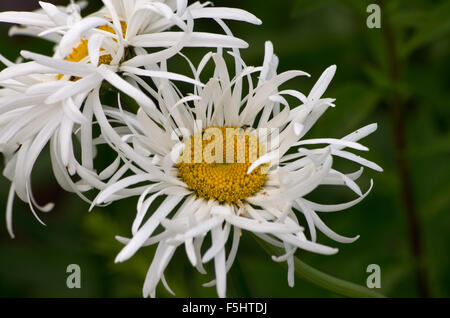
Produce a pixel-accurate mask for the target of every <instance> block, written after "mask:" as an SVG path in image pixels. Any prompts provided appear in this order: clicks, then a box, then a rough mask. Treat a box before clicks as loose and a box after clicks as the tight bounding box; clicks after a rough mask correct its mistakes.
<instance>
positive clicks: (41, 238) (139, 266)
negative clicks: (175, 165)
mask: <svg viewBox="0 0 450 318" xmlns="http://www.w3.org/2000/svg"><path fill="white" fill-rule="evenodd" d="M98 2H99V1H98ZM60 3H63V2H60ZM90 3H91V4H90V8H89V9H88V11H92V10H93V9H95V8H96V7H98V5H97V1H90ZM369 3H371V2H370V1H361V0H344V1H332V0H321V1H313V0H289V1H287V0H278V1H275V0H267V1H261V0H246V1H237V0H233V1H215V4H216V6H230V7H239V8H243V9H246V10H249V11H251V12H252V13H254V14H255V15H257V16H258V17H259V18H261V19H262V20H263V21H264V24H263V25H262V26H259V27H258V26H252V25H247V24H244V23H237V22H230V23H229V25H230V26H231V27H232V30H233V31H234V32H235V34H236V35H237V36H239V37H241V38H243V39H245V40H247V41H248V42H249V43H250V44H251V47H250V48H249V49H248V50H245V51H243V52H242V55H243V56H244V58H245V60H246V62H247V64H248V65H260V64H261V63H262V59H263V50H264V42H265V41H266V40H271V41H272V42H273V43H274V46H275V50H276V53H277V54H278V56H279V57H280V68H279V70H280V71H285V70H290V69H301V70H304V71H306V72H309V73H310V74H311V75H312V79H306V78H299V79H296V80H292V81H291V82H290V83H289V85H288V86H289V87H291V88H293V89H299V90H301V91H304V92H305V93H307V92H308V91H309V89H311V87H312V85H313V83H314V81H315V80H316V79H317V78H318V76H319V75H320V73H321V72H322V71H323V70H324V69H325V68H326V67H327V66H329V65H331V64H336V65H337V66H338V69H337V74H336V76H335V78H334V80H333V82H332V84H331V86H330V88H329V90H328V91H327V93H326V97H336V98H337V101H336V105H337V107H336V108H335V109H330V110H329V111H328V112H327V113H326V114H325V115H324V116H323V117H322V118H321V119H320V120H319V121H318V123H317V125H316V126H315V127H314V129H313V130H312V131H311V133H310V134H309V135H308V137H317V136H322V137H343V136H344V135H346V134H347V133H350V132H352V131H354V130H356V129H357V128H359V127H361V126H364V125H367V124H370V123H372V122H378V124H379V129H378V131H377V132H376V133H375V134H373V135H372V136H370V137H368V138H366V139H365V140H363V141H362V142H363V144H365V145H367V146H369V147H370V148H371V152H370V153H368V154H367V157H368V158H369V159H371V160H374V161H375V162H377V163H378V164H380V165H381V166H382V167H383V168H384V169H385V171H384V172H383V173H377V172H374V171H369V170H368V169H367V170H366V171H365V173H364V177H363V178H361V180H360V185H361V188H362V189H363V191H364V190H365V189H367V188H368V185H369V180H370V178H373V179H374V181H375V187H374V189H373V191H372V193H371V194H370V195H369V197H368V198H367V199H365V200H364V201H363V202H362V203H361V204H359V205H358V206H356V207H353V208H351V209H349V210H347V211H342V212H338V213H334V214H327V215H324V216H323V219H324V221H325V222H326V223H327V224H328V225H329V226H330V227H331V228H332V229H334V230H335V231H336V232H338V233H341V234H343V235H347V236H354V235H356V234H360V235H361V238H360V239H359V240H358V241H356V242H355V243H353V244H350V245H345V244H339V243H334V242H332V241H331V240H329V239H327V238H326V237H324V236H323V235H319V241H320V242H322V243H324V244H330V245H332V246H337V247H339V249H340V252H339V253H338V254H337V255H334V256H321V255H314V254H311V253H308V252H299V253H298V254H297V256H298V257H299V258H301V259H302V260H303V261H305V262H306V263H308V264H310V265H313V266H314V267H316V268H318V269H320V270H322V271H324V272H327V273H329V274H331V275H334V276H337V277H339V278H342V279H345V280H349V281H352V282H355V283H358V284H363V285H364V284H365V281H366V277H367V275H368V274H367V273H366V268H367V266H368V265H369V264H379V265H380V266H381V271H382V272H381V273H382V288H381V290H380V292H382V293H384V294H385V295H387V296H390V297H418V296H419V295H425V294H428V295H430V296H433V297H448V296H450V273H449V271H448V268H449V267H450V258H449V256H450V248H449V246H448V245H449V241H450V234H449V226H450V214H449V208H450V178H449V177H450V167H449V159H450V131H449V126H450V107H449V106H450V105H449V100H450V94H449V91H448V88H449V84H450V75H449V74H450V59H449V46H450V41H449V39H450V37H449V33H450V32H449V30H450V19H449V16H450V2H448V1H445V0H444V1H424V0H423V1H420V0H412V1H386V3H385V5H384V6H383V9H382V23H383V27H382V28H381V29H368V28H367V27H366V18H367V16H368V13H367V12H366V7H367V5H368V4H369ZM27 7H28V8H27ZM36 7H37V1H3V0H2V1H0V9H1V10H2V11H4V10H23V9H32V8H36ZM208 25H209V24H205V23H200V24H199V26H200V29H201V28H203V29H205V28H207V26H208ZM213 30H215V29H213ZM0 32H1V35H0V36H1V42H0V46H1V49H0V51H1V53H2V54H4V55H5V56H7V57H9V58H12V59H14V58H15V57H16V56H17V55H18V52H19V51H20V50H21V49H27V50H34V51H38V52H42V53H47V54H50V53H51V49H52V47H51V45H49V44H48V43H44V42H42V41H40V40H34V39H28V38H23V37H17V38H15V39H9V38H8V37H7V26H6V25H2V26H1V27H0ZM393 49H395V50H393ZM187 53H189V54H192V55H190V56H193V59H194V61H198V59H199V57H200V51H199V50H189V51H187ZM201 53H204V52H203V51H202V52H201ZM396 68H398V76H397V74H396V73H395V72H393V70H395V69H396ZM180 69H181V68H180ZM173 70H175V68H173ZM394 110H398V112H397V116H396V115H395V111H394ZM402 124H404V127H403V126H402ZM403 133H405V138H406V147H405V149H404V151H402V150H401V149H400V148H399V146H398V143H396V140H397V141H398V140H399V138H401V135H402V134H403ZM402 152H403V154H402ZM399 154H400V155H401V157H402V158H405V159H406V162H407V164H408V166H405V162H401V165H402V166H404V167H405V169H404V171H406V173H407V176H409V178H410V180H406V181H407V182H402V180H403V181H405V178H404V177H400V173H399V172H400V171H401V170H399V164H397V162H396V158H398V155H399ZM365 155H366V154H365ZM337 165H338V167H339V168H341V169H342V170H343V171H344V172H351V171H354V170H356V169H357V166H355V165H351V164H347V163H345V162H340V161H338V162H337ZM405 184H406V187H410V188H411V189H412V192H413V197H412V198H410V199H409V200H408V202H409V203H410V208H409V209H407V208H406V205H405V200H404V199H403V198H402V193H403V189H405ZM8 186H9V184H8V182H7V181H6V180H5V179H4V178H1V179H0V206H2V207H3V206H6V197H7V194H8ZM33 187H34V190H35V193H36V197H37V198H38V200H39V202H41V203H45V202H48V201H55V202H56V204H57V206H56V208H55V210H54V211H52V212H51V213H49V214H48V215H41V217H42V218H43V219H44V220H45V222H46V223H47V227H43V226H41V225H40V224H38V222H37V221H36V220H35V219H34V218H33V216H32V214H31V212H30V211H29V209H28V207H27V206H26V205H25V204H23V203H22V202H19V201H18V200H16V202H15V207H14V228H15V232H16V239H14V240H11V239H10V238H9V236H8V235H7V233H6V226H5V223H4V221H2V222H1V223H0V259H1V261H0V296H2V297H79V296H82V297H140V296H141V288H142V284H143V281H144V277H145V273H146V271H147V268H148V266H149V264H150V261H151V259H152V255H153V250H152V248H147V249H142V250H141V251H140V252H138V253H137V255H136V256H135V257H133V258H132V259H131V260H129V261H127V262H126V263H124V264H114V258H115V255H116V254H117V253H118V252H119V251H120V249H121V247H122V245H121V244H119V243H118V242H116V241H115V239H114V236H115V235H117V234H119V235H123V236H128V235H129V234H130V225H131V222H132V219H133V217H134V215H135V204H136V199H131V200H127V201H124V202H120V203H116V204H113V205H111V206H109V207H107V208H104V209H94V211H93V212H91V213H88V205H87V204H86V203H84V202H82V201H81V200H80V199H78V198H77V197H75V196H73V195H68V194H65V193H64V192H62V191H61V190H60V189H59V188H58V187H57V186H56V183H55V181H54V179H53V178H52V176H51V172H50V164H49V156H48V154H47V153H45V154H44V155H43V156H41V158H40V160H39V162H38V164H37V166H36V169H35V172H34V175H33ZM310 197H312V198H314V199H317V200H320V201H321V202H325V203H330V202H335V203H338V202H344V201H348V200H351V199H353V198H354V197H353V195H352V193H350V191H346V190H343V189H339V188H336V187H326V188H325V187H324V189H319V190H318V191H317V192H316V193H314V194H313V195H310ZM411 206H412V208H413V210H415V212H416V216H417V219H418V223H419V231H420V233H421V234H422V236H421V237H420V242H421V244H422V248H423V254H422V256H421V260H420V263H421V264H422V266H423V269H424V270H423V272H424V276H425V277H426V283H425V288H422V290H421V292H420V291H419V288H418V287H417V281H416V278H417V277H416V274H415V273H416V270H415V269H416V266H417V264H418V258H417V257H415V256H414V253H412V251H411V235H410V230H409V226H408V224H409V223H408V222H409V220H411V217H409V216H408V213H407V211H408V210H411ZM2 218H3V217H2ZM3 219H4V218H3ZM237 260H238V261H237V262H236V263H235V264H234V266H233V268H232V270H231V272H230V273H229V276H228V282H229V286H228V295H229V296H238V297H240V296H251V297H336V295H334V294H331V293H329V292H327V291H325V290H322V289H320V288H318V287H315V286H313V285H311V284H309V283H306V282H304V281H301V280H299V279H297V280H296V285H295V287H294V288H292V289H291V288H289V287H288V286H287V280H286V271H285V270H284V269H283V268H282V267H281V266H280V265H279V264H277V263H274V262H272V260H271V259H270V257H269V256H268V255H267V254H265V252H264V251H263V250H262V249H261V248H260V246H259V245H258V244H257V243H256V242H255V241H254V240H253V238H252V236H251V235H250V234H249V233H244V236H243V239H242V244H241V247H240V250H239V252H238V258H237ZM73 263H75V264H79V265H80V266H81V269H82V288H81V289H79V290H70V289H68V288H67V287H66V277H67V274H66V267H67V266H68V265H69V264H73ZM208 269H209V271H208V272H209V273H210V274H209V275H208V276H207V277H205V276H202V275H200V274H198V273H197V272H196V271H195V270H194V269H193V268H192V267H191V265H190V264H189V262H188V260H187V258H186V256H185V254H184V251H182V250H181V249H180V251H179V252H178V253H177V254H176V255H175V257H174V259H173V261H172V262H171V264H170V266H169V268H168V270H167V272H166V277H167V279H168V282H169V284H170V285H171V286H172V288H173V289H174V291H175V292H176V293H177V296H180V297H190V296H192V297H205V296H212V297H215V295H216V292H215V289H214V288H203V287H201V284H202V283H204V282H207V281H209V280H210V279H212V277H213V268H211V266H209V267H208ZM160 287H161V286H160ZM158 295H159V296H168V293H167V292H166V291H165V290H164V288H159V289H158Z"/></svg>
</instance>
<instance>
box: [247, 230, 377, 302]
mask: <svg viewBox="0 0 450 318" xmlns="http://www.w3.org/2000/svg"><path fill="white" fill-rule="evenodd" d="M255 239H256V240H257V241H258V243H259V244H260V245H261V246H262V247H263V248H264V249H265V250H266V252H267V253H268V254H270V255H274V254H277V255H280V254H283V253H284V250H282V249H280V248H278V247H275V246H273V245H270V244H268V243H266V242H265V241H263V240H261V239H259V238H257V237H255ZM294 263H295V275H296V276H297V277H298V278H300V279H303V280H305V281H307V282H310V283H312V284H314V285H316V286H319V287H321V288H324V289H326V290H328V291H331V292H333V293H336V294H338V295H341V296H346V297H353V298H383V297H385V296H384V295H382V294H380V293H377V292H375V291H373V290H370V289H368V288H366V287H363V286H361V285H357V284H354V283H351V282H348V281H345V280H342V279H339V278H336V277H333V276H331V275H328V274H326V273H324V272H321V271H319V270H317V269H315V268H313V267H311V266H309V265H308V264H305V263H304V262H302V261H301V260H299V259H298V258H297V257H294ZM280 264H281V265H283V266H287V263H286V262H283V263H280Z"/></svg>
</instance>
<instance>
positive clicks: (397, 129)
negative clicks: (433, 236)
mask: <svg viewBox="0 0 450 318" xmlns="http://www.w3.org/2000/svg"><path fill="white" fill-rule="evenodd" d="M379 4H380V7H382V8H383V9H384V2H383V1H379ZM382 21H383V36H384V40H385V43H386V49H387V55H388V61H389V77H390V80H391V83H392V87H393V91H392V94H391V96H390V98H389V100H388V103H389V106H390V108H391V112H392V124H393V131H394V134H393V139H394V146H395V147H394V149H395V155H396V166H397V172H398V178H399V181H400V187H401V189H400V190H401V195H402V201H403V206H404V210H405V212H406V218H407V221H408V232H409V242H410V249H411V254H412V256H413V259H414V270H415V277H416V281H417V288H418V290H419V295H420V297H429V287H428V279H427V273H426V271H425V265H424V259H423V249H422V230H421V227H420V222H419V219H418V217H417V208H416V202H415V196H414V189H413V186H412V184H411V176H410V170H409V164H408V158H407V153H406V151H407V142H406V140H407V139H406V121H405V117H406V114H405V104H404V102H403V101H402V98H401V96H400V94H399V92H398V89H397V87H398V84H399V82H400V72H401V69H400V60H399V55H398V51H397V43H396V38H395V34H394V32H393V29H392V26H391V24H390V21H389V18H388V16H387V13H386V10H385V11H384V15H383V19H382Z"/></svg>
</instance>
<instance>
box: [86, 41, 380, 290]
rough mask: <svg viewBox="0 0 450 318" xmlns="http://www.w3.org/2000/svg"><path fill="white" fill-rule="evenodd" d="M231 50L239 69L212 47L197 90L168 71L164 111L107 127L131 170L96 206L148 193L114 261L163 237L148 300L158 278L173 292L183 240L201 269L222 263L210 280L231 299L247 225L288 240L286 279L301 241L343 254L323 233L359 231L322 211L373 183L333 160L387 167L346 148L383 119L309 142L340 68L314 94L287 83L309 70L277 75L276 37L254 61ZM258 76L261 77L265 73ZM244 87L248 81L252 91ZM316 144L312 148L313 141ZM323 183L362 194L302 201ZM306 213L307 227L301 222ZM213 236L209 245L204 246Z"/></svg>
mask: <svg viewBox="0 0 450 318" xmlns="http://www.w3.org/2000/svg"><path fill="white" fill-rule="evenodd" d="M231 54H232V55H233V57H234V60H235V68H236V74H235V76H234V78H232V76H231V75H230V74H229V73H228V69H227V66H226V62H225V60H224V58H223V57H222V55H221V54H220V53H217V54H208V55H206V56H205V58H204V59H203V60H202V62H201V63H200V65H199V67H198V69H197V70H196V74H195V76H194V77H195V78H196V79H200V77H201V73H202V70H203V69H204V67H205V65H206V64H207V63H208V61H209V60H210V59H213V60H214V63H215V72H214V74H215V76H214V77H212V78H210V80H209V81H208V82H207V84H206V86H205V87H201V86H196V87H195V90H194V92H193V94H191V95H188V96H186V97H182V96H180V95H179V93H178V91H177V90H175V89H174V87H173V86H172V85H168V83H167V82H166V83H165V80H160V81H159V80H158V81H159V82H158V85H157V86H158V87H160V91H159V92H157V94H156V95H157V96H158V97H159V99H158V106H159V107H158V109H157V111H156V110H153V111H152V112H151V113H146V111H145V110H144V109H141V110H140V111H139V112H138V115H137V122H134V123H132V122H128V123H127V124H128V125H129V126H130V130H131V131H134V134H133V135H132V136H127V137H125V136H120V135H119V134H116V135H115V136H113V134H111V135H110V136H112V138H111V140H110V142H111V143H112V144H115V145H116V146H117V147H118V148H119V147H120V148H121V149H123V153H124V155H125V156H126V157H127V158H128V160H129V162H130V163H133V166H134V168H133V169H132V171H133V175H132V176H128V177H126V178H122V179H121V180H118V181H116V180H115V181H116V182H114V183H113V182H110V183H109V185H110V186H109V187H107V188H106V189H104V190H103V191H101V192H100V193H99V195H98V196H97V198H96V200H95V202H94V203H97V204H101V203H110V202H113V201H115V200H117V199H120V198H122V197H123V195H118V193H119V192H120V191H124V190H127V191H129V193H130V195H131V193H133V192H135V191H136V189H139V190H138V191H141V192H140V196H139V200H138V204H137V215H136V218H135V220H134V222H133V226H132V237H131V238H130V239H127V238H123V237H118V239H119V240H120V241H121V242H123V243H124V244H125V247H124V248H123V250H122V251H121V252H120V253H119V254H118V255H117V258H116V262H123V261H126V260H127V259H129V258H130V257H132V256H133V255H134V254H135V253H136V252H137V251H138V250H139V249H140V248H141V247H143V246H148V245H153V244H158V247H157V250H156V254H155V256H154V258H153V261H152V263H151V265H150V268H149V270H148V273H147V277H146V279H145V283H144V287H143V295H144V297H147V296H152V297H154V296H155V293H156V287H157V285H158V284H159V282H161V281H162V283H163V284H164V286H165V287H166V288H167V289H168V290H169V291H171V290H170V288H169V286H168V284H167V282H166V279H165V277H164V271H165V269H166V267H167V266H168V264H169V262H170V260H171V258H172V256H173V254H174V252H175V251H176V249H178V248H181V247H183V246H184V249H185V251H186V254H187V257H188V259H189V261H190V262H191V263H192V265H193V266H195V267H196V268H197V269H198V270H199V271H200V272H201V273H206V271H205V268H204V266H203V264H205V263H208V262H210V261H214V270H215V277H216V278H215V280H213V281H212V282H210V283H208V284H205V285H206V286H213V285H216V287H217V292H218V295H219V296H220V297H224V296H225V294H226V275H227V272H228V271H229V270H230V268H231V266H232V264H233V262H234V259H235V257H236V255H237V250H238V246H239V240H240V237H241V233H242V232H243V231H248V232H252V233H254V234H255V235H257V236H258V237H260V238H261V239H263V240H265V241H267V242H268V243H270V244H273V245H276V246H278V247H281V248H284V249H285V251H286V253H285V254H284V255H281V256H278V257H273V259H274V260H275V261H279V262H281V261H286V262H287V264H288V266H289V270H288V282H289V285H290V286H293V284H294V259H293V257H294V253H295V252H296V251H297V250H298V249H302V250H307V251H310V252H314V253H319V254H325V255H330V254H334V253H336V252H337V249H336V248H333V247H328V246H324V245H322V244H319V243H317V242H316V231H317V230H319V231H321V232H323V233H324V234H325V235H327V236H328V237H330V238H332V239H333V240H335V241H338V242H343V243H350V242H353V241H354V240H356V239H357V237H352V238H347V237H344V236H341V235H339V234H336V233H335V232H333V231H332V230H331V229H330V228H328V227H327V226H326V225H325V223H324V222H323V221H322V220H321V218H320V216H319V214H318V212H333V211H340V210H343V209H347V208H349V207H351V206H353V205H355V204H357V203H358V202H360V201H361V200H362V199H363V198H364V197H366V196H367V194H368V193H369V191H370V189H371V187H372V182H371V186H370V188H369V190H368V191H366V192H365V193H362V191H361V190H360V188H359V186H358V185H357V184H356V183H355V180H356V179H358V178H359V176H360V175H361V173H362V169H360V170H358V171H357V172H355V173H351V174H344V173H342V172H339V171H338V170H336V169H335V168H334V167H333V158H334V157H342V158H346V159H348V160H350V161H354V162H356V163H357V164H359V165H361V166H366V167H369V168H372V169H375V170H378V171H381V168H380V167H379V166H378V165H376V164H375V163H373V162H370V161H368V160H366V159H363V158H362V157H360V156H358V155H355V154H353V153H352V152H350V151H348V150H344V149H346V148H347V149H350V150H359V151H367V150H368V148H366V147H365V146H363V145H361V144H360V143H358V141H359V140H360V139H361V138H363V137H365V136H367V135H369V134H370V133H372V132H373V131H375V130H376V124H372V125H369V126H366V127H363V128H361V129H359V130H357V131H356V132H354V133H352V134H350V135H348V136H346V137H344V138H341V139H334V138H323V139H304V136H305V134H306V133H307V132H308V131H309V130H310V128H311V127H312V126H313V125H314V124H315V122H316V121H317V120H318V119H319V117H321V115H322V114H323V113H324V112H325V111H326V109H328V108H329V107H330V106H331V107H332V106H334V104H333V102H334V99H330V98H322V95H323V94H324V92H325V90H326V89H327V87H328V85H329V83H330V81H331V79H332V78H333V76H334V73H335V70H336V67H335V66H331V67H329V68H327V69H326V70H325V72H324V73H323V74H322V75H321V77H320V78H319V80H318V81H317V83H316V84H315V85H314V87H313V88H312V90H311V92H310V93H309V94H308V95H307V96H306V95H304V94H302V93H301V92H298V91H296V90H279V87H280V85H283V84H285V83H286V82H287V81H289V80H291V79H292V78H295V77H298V76H309V75H308V74H306V73H304V72H302V71H288V72H284V73H281V74H277V72H276V69H277V65H278V59H277V57H276V56H275V55H274V54H273V47H272V45H271V43H267V44H266V56H265V60H264V64H263V66H262V67H247V66H246V65H244V62H243V61H242V60H241V59H240V56H239V54H236V52H233V53H231ZM254 75H258V78H259V80H258V81H257V82H255V80H254ZM244 82H245V84H244ZM245 85H246V86H245ZM244 87H248V91H246V92H245V93H244ZM286 96H290V97H294V98H296V99H297V100H298V101H299V104H300V106H296V105H295V104H294V105H289V103H288V102H287V99H286V98H285V97H286ZM293 106H296V107H293ZM100 108H101V105H100V103H99V102H97V105H96V106H94V112H95V111H96V110H95V109H97V111H98V112H99V114H100V116H99V117H98V118H99V123H100V125H101V126H102V129H103V130H111V128H112V127H108V122H107V120H106V118H101V112H100V111H99V110H100ZM180 140H182V141H180ZM311 145H314V146H315V148H314V149H308V148H307V147H308V146H311ZM321 145H322V146H321ZM324 184H333V185H341V186H346V187H348V188H350V189H351V190H352V191H354V192H355V193H356V194H357V195H358V197H357V198H356V199H355V200H353V201H351V202H348V203H344V204H337V205H324V204H320V203H315V202H312V201H310V200H307V199H305V196H306V195H307V194H309V193H311V192H312V191H314V190H315V189H316V188H317V187H318V186H319V185H324ZM158 198H161V199H162V200H159V201H158V200H157V199H158ZM157 202H160V203H157ZM149 211H152V212H151V214H150V215H149V216H148V218H147V214H149V213H150V212H149ZM299 213H302V214H303V215H304V216H305V218H306V220H307V224H300V222H299V219H298V214H299ZM305 227H307V228H308V232H309V234H308V233H307V230H306V229H305ZM207 235H210V236H211V242H212V244H211V246H209V247H207V248H204V244H203V242H204V240H205V237H206V236H207ZM230 236H231V237H232V239H231V243H230V244H231V247H230V248H229V249H228V250H229V252H228V253H227V252H226V250H227V249H226V246H227V244H228V241H229V240H230ZM308 236H309V238H308Z"/></svg>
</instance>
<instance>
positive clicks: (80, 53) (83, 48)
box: [58, 21, 127, 81]
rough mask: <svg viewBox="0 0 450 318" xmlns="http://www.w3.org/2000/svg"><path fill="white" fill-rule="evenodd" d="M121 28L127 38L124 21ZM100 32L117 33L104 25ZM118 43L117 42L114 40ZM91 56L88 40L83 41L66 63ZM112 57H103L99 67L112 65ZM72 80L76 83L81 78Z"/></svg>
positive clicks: (60, 76)
mask: <svg viewBox="0 0 450 318" xmlns="http://www.w3.org/2000/svg"><path fill="white" fill-rule="evenodd" d="M120 24H121V26H122V33H123V35H124V36H125V35H126V32H127V24H126V23H125V22H123V21H121V22H120ZM98 29H99V30H103V31H106V32H109V33H112V34H116V32H115V31H114V29H113V28H111V27H110V26H109V25H102V26H100V27H98ZM114 41H117V40H114ZM101 51H104V49H101ZM88 56H89V49H88V40H85V39H81V43H80V44H78V46H77V47H75V48H74V49H73V50H72V52H71V53H70V54H69V55H68V56H67V57H66V61H69V62H81V61H82V60H84V59H85V58H86V57H88ZM112 59H113V58H112V56H111V54H104V55H101V56H100V58H99V61H98V65H102V64H107V65H109V64H111V62H112ZM62 77H63V75H62V74H60V75H58V79H61V78H62ZM70 80H72V81H76V80H79V78H77V77H72V78H71V79H70Z"/></svg>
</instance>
